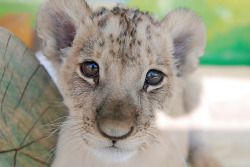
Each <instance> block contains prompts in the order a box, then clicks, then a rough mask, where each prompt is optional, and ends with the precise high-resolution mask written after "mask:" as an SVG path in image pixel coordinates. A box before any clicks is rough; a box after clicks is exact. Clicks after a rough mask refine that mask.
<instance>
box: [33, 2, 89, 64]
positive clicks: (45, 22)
mask: <svg viewBox="0 0 250 167" xmlns="http://www.w3.org/2000/svg"><path fill="white" fill-rule="evenodd" d="M91 13H92V11H91V10H90V8H89V7H88V5H87V4H86V2H85V1H84V0H44V2H43V4H42V6H41V8H40V11H39V14H38V20H37V32H38V36H39V37H40V38H41V39H42V42H43V51H44V54H45V55H46V56H47V57H48V58H49V59H50V60H51V61H52V63H53V65H54V66H55V68H56V69H57V68H58V67H59V66H60V63H61V59H62V50H63V49H65V48H68V47H71V46H72V43H73V41H74V38H75V34H76V32H77V30H78V28H79V27H80V26H81V27H82V26H84V25H85V24H86V22H87V20H88V19H89V18H90V16H91Z"/></svg>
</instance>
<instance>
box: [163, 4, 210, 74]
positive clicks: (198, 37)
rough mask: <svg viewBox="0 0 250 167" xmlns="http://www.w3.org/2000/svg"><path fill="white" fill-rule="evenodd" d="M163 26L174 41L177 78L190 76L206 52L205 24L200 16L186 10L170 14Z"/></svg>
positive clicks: (177, 10)
mask: <svg viewBox="0 0 250 167" xmlns="http://www.w3.org/2000/svg"><path fill="white" fill-rule="evenodd" d="M162 24H163V27H164V29H165V30H167V35H168V36H170V38H171V40H172V44H173V48H174V49H173V56H174V58H175V59H176V67H177V70H178V72H177V76H186V75H187V74H190V73H191V72H193V71H194V70H195V69H196V68H197V66H198V64H199V61H200V57H201V56H202V55H203V54H204V51H205V47H206V27H205V24H204V23H203V21H202V19H201V18H200V17H199V16H198V15H196V14H195V13H194V12H193V11H191V10H189V9H185V8H180V9H176V10H174V11H172V12H170V13H169V14H168V15H167V16H166V18H165V19H164V20H163V22H162ZM165 32H166V31H165Z"/></svg>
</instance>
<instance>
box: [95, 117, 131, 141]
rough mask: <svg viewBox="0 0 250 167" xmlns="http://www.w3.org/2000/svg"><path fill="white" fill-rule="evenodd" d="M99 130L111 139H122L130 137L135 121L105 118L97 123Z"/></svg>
mask: <svg viewBox="0 0 250 167" xmlns="http://www.w3.org/2000/svg"><path fill="white" fill-rule="evenodd" d="M97 128H98V130H99V132H100V133H101V134H102V135H103V136H104V137H106V138H109V139H111V140H122V139H125V138H127V137H129V136H130V135H131V134H132V133H133V131H134V127H133V121H130V120H128V121H124V120H123V121H114V120H105V121H99V122H98V123H97Z"/></svg>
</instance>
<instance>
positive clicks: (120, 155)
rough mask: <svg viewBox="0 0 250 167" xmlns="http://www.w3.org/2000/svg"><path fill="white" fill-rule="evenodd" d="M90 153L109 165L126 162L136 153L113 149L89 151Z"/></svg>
mask: <svg viewBox="0 0 250 167" xmlns="http://www.w3.org/2000/svg"><path fill="white" fill-rule="evenodd" d="M91 151H92V152H93V154H94V155H96V156H97V157H98V158H100V159H101V160H102V161H105V162H107V163H110V164H120V163H124V162H127V161H129V160H130V159H131V158H132V157H133V156H134V155H135V154H136V151H128V150H122V149H120V148H114V147H109V148H100V149H91Z"/></svg>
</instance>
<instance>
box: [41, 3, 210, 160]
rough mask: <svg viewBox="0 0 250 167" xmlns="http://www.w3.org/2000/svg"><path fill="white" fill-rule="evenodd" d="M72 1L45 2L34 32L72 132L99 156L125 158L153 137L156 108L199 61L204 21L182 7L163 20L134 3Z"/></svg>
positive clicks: (163, 106)
mask: <svg viewBox="0 0 250 167" xmlns="http://www.w3.org/2000/svg"><path fill="white" fill-rule="evenodd" d="M70 2H71V3H69V2H68V1H66V0H50V1H49V0H47V1H45V2H44V4H43V6H42V8H41V11H40V14H39V17H38V33H39V36H40V37H41V38H42V39H43V41H44V44H45V45H44V53H45V55H46V56H47V57H48V58H50V59H51V60H52V62H53V63H54V66H55V68H56V70H57V74H58V83H59V86H60V91H61V93H62V94H63V96H64V101H65V103H66V105H67V106H68V108H69V111H70V115H71V116H72V118H74V119H75V120H76V121H75V127H77V128H72V130H76V132H79V129H80V136H79V135H78V136H77V137H78V138H81V139H82V142H84V143H85V144H86V145H88V146H89V148H91V150H93V151H94V152H95V153H96V154H97V155H106V156H109V157H111V158H112V157H117V158H118V157H120V159H126V158H129V157H130V156H131V155H133V154H135V153H136V152H137V151H142V150H143V149H146V148H147V147H148V146H149V145H150V144H151V143H155V142H157V140H158V137H157V131H158V130H157V127H156V126H155V119H154V118H155V114H156V113H155V111H156V109H161V110H167V109H168V106H169V105H170V103H171V98H172V96H173V95H174V93H175V89H176V86H175V81H176V79H177V78H180V77H184V76H186V74H188V73H189V72H191V71H193V70H194V69H195V67H196V65H197V64H198V59H199V57H200V56H201V55H202V54H203V51H204V48H205V38H206V37H205V28H204V24H203V22H202V21H201V20H200V18H199V17H198V16H197V15H195V14H194V13H193V12H191V11H189V10H187V9H179V10H176V11H174V12H172V13H170V14H169V15H168V16H167V17H166V19H164V20H163V21H162V22H161V21H159V20H158V19H156V18H153V17H151V16H149V15H148V14H147V13H142V12H139V11H138V10H134V9H124V8H119V7H116V8H114V9H113V10H111V11H109V10H107V9H104V8H102V9H100V10H98V11H96V12H92V11H91V10H90V9H89V8H88V7H87V5H86V3H85V2H83V1H81V0H72V1H70ZM70 121H72V120H69V122H70ZM73 122H74V121H73ZM69 126H70V125H69ZM71 126H72V125H71ZM78 134H79V133H78Z"/></svg>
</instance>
